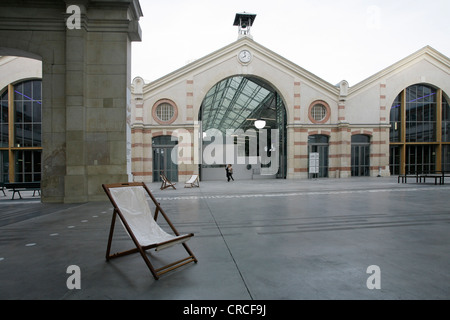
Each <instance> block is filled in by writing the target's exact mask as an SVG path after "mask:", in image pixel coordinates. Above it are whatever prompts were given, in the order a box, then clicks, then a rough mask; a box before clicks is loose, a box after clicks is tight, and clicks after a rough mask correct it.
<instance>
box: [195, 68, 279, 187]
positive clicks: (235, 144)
mask: <svg viewBox="0 0 450 320" xmlns="http://www.w3.org/2000/svg"><path fill="white" fill-rule="evenodd" d="M199 120H200V123H201V126H202V132H203V162H202V165H201V174H202V179H204V180H211V179H218V178H219V179H221V178H223V177H225V170H224V168H225V165H226V164H232V165H233V168H234V172H235V174H236V176H237V177H238V178H241V179H242V178H243V179H254V178H258V177H264V178H269V177H272V178H286V109H285V106H284V103H283V101H282V99H281V97H280V95H279V94H278V93H277V91H276V90H275V89H274V88H273V87H272V86H270V85H269V84H268V83H267V82H265V81H264V80H261V79H259V78H256V77H252V76H234V77H230V78H227V79H224V80H222V81H220V82H219V83H217V84H216V85H215V86H214V87H212V88H211V89H210V90H209V91H208V93H207V94H206V96H205V98H204V100H203V102H202V105H201V110H200V114H199ZM258 120H259V121H261V124H262V125H261V126H259V124H257V123H256V122H257V121H258ZM230 153H231V156H230ZM208 154H209V155H213V158H214V159H213V160H214V161H205V160H207V159H206V158H205V155H208ZM210 158H211V157H210ZM219 169H220V170H219ZM222 171H223V172H222Z"/></svg>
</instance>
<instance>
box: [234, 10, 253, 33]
mask: <svg viewBox="0 0 450 320" xmlns="http://www.w3.org/2000/svg"><path fill="white" fill-rule="evenodd" d="M255 18H256V14H254V13H246V12H245V11H244V12H243V13H236V16H235V18H234V23H233V26H238V39H240V38H242V37H249V38H251V39H253V37H252V35H251V34H250V28H251V27H252V25H253V22H254V21H255Z"/></svg>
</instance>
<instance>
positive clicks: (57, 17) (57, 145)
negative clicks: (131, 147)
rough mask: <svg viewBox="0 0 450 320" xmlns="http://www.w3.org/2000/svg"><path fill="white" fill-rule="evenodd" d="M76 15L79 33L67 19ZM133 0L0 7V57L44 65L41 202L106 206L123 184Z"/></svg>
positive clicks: (29, 0)
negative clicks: (113, 188) (110, 189)
mask: <svg viewBox="0 0 450 320" xmlns="http://www.w3.org/2000/svg"><path fill="white" fill-rule="evenodd" d="M70 5H75V6H77V8H79V9H80V10H79V14H80V15H79V16H77V19H78V20H79V22H80V23H79V28H69V27H68V24H67V23H66V22H68V20H69V19H68V18H69V17H71V13H70V12H69V13H66V9H67V8H68V6H70ZM141 16H142V12H141V8H140V5H139V1H138V0H110V1H101V0H65V1H45V3H43V2H42V1H39V0H23V1H21V5H20V6H17V3H15V2H14V1H6V2H3V1H2V2H1V3H0V55H16V56H25V57H30V58H35V59H38V60H41V61H42V69H43V70H42V106H43V107H42V140H43V142H42V161H41V163H42V181H41V189H42V201H43V202H70V203H73V202H84V201H91V200H103V199H106V197H105V194H104V192H103V190H102V187H101V185H102V183H110V182H121V181H127V180H128V176H127V164H128V160H127V107H128V106H129V102H128V100H129V97H130V94H129V92H130V88H129V86H130V83H131V74H130V69H131V68H130V66H131V63H130V61H131V41H140V39H141V36H140V29H139V24H138V21H139V18H140V17H141Z"/></svg>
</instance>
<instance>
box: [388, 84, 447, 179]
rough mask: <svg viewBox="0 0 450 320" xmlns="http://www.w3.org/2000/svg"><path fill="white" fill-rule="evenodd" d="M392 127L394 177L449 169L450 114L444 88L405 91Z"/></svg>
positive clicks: (414, 87)
mask: <svg viewBox="0 0 450 320" xmlns="http://www.w3.org/2000/svg"><path fill="white" fill-rule="evenodd" d="M390 124H391V128H390V169H391V174H402V173H413V172H430V171H440V170H446V168H447V170H448V168H449V167H450V159H449V158H450V155H449V152H450V151H449V145H450V132H449V131H450V112H449V104H448V101H447V100H446V98H445V95H444V93H443V91H442V90H441V89H439V88H435V87H432V86H430V85H425V84H415V85H412V86H409V87H408V88H406V89H404V90H403V91H402V92H401V93H400V94H399V95H398V96H397V97H396V99H395V100H394V103H393V104H392V106H391V111H390Z"/></svg>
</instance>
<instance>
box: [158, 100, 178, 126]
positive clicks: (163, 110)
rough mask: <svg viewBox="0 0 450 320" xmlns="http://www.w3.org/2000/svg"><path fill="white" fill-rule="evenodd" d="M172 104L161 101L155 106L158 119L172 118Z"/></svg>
mask: <svg viewBox="0 0 450 320" xmlns="http://www.w3.org/2000/svg"><path fill="white" fill-rule="evenodd" d="M174 113H175V112H174V110H173V106H172V105H171V104H168V103H165V102H164V103H161V104H159V105H158V106H157V107H156V116H157V117H158V119H159V120H161V121H164V122H167V121H170V119H172V117H173V115H174Z"/></svg>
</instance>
